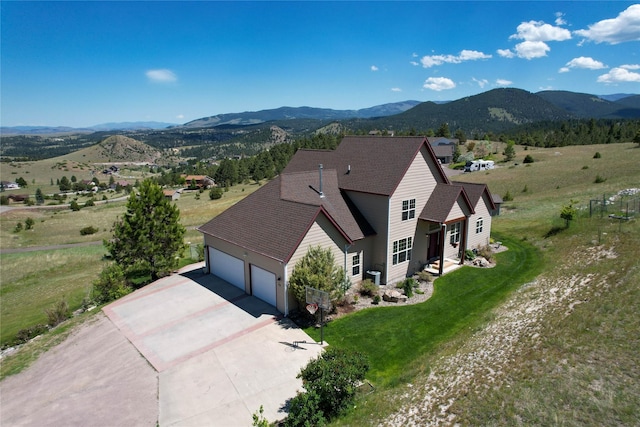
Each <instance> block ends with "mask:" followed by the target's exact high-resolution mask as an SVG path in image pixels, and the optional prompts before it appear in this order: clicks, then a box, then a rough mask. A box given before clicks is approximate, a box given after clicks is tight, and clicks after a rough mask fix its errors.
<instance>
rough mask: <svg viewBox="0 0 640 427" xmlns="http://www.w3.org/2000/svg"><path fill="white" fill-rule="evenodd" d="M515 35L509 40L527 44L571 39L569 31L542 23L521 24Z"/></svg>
mask: <svg viewBox="0 0 640 427" xmlns="http://www.w3.org/2000/svg"><path fill="white" fill-rule="evenodd" d="M516 31H517V33H516V34H513V35H512V36H511V37H509V38H510V39H522V40H525V41H528V42H550V41H563V40H569V39H571V31H569V30H567V29H566V28H560V27H554V26H553V25H549V24H545V23H544V22H543V21H529V22H523V23H521V24H520V25H518V27H517V28H516Z"/></svg>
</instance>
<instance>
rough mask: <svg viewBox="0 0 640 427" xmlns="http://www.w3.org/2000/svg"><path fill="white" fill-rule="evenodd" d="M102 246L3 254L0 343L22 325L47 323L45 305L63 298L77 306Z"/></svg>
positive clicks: (86, 292) (99, 259) (92, 276)
mask: <svg viewBox="0 0 640 427" xmlns="http://www.w3.org/2000/svg"><path fill="white" fill-rule="evenodd" d="M104 253H105V250H104V248H103V247H102V246H89V247H81V248H72V249H61V250H55V251H37V252H27V253H15V254H3V255H2V286H1V287H0V296H1V298H2V306H1V307H0V319H1V321H2V333H1V335H0V340H1V342H2V343H5V342H7V341H10V340H11V339H12V338H13V337H14V336H15V334H16V333H17V332H18V331H19V330H20V329H23V328H26V327H29V326H32V325H35V324H38V323H45V324H46V323H47V317H46V315H45V309H47V308H50V307H52V306H53V305H54V304H56V303H57V302H58V301H60V300H62V299H64V300H65V301H67V303H68V304H69V306H70V307H72V308H73V309H76V308H78V307H80V305H81V303H82V299H83V298H85V297H87V296H89V293H90V292H91V283H92V282H93V280H94V279H95V278H96V277H97V275H98V273H99V272H100V270H101V269H102V264H103V261H102V257H103V255H104Z"/></svg>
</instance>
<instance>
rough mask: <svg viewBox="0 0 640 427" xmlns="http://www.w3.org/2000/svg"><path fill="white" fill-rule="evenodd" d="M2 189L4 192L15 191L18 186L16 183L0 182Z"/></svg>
mask: <svg viewBox="0 0 640 427" xmlns="http://www.w3.org/2000/svg"><path fill="white" fill-rule="evenodd" d="M2 188H3V189H4V190H17V189H18V188H20V186H19V185H18V183H16V182H11V181H2Z"/></svg>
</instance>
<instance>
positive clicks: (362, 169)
mask: <svg viewBox="0 0 640 427" xmlns="http://www.w3.org/2000/svg"><path fill="white" fill-rule="evenodd" d="M423 146H424V147H426V149H427V151H428V152H429V153H430V156H431V158H432V159H433V160H434V167H435V168H436V170H435V171H434V174H435V175H439V178H440V180H441V182H446V183H448V182H449V180H448V178H447V176H446V175H445V173H444V171H443V170H442V168H441V167H440V165H439V164H438V161H437V157H436V156H435V154H434V152H433V149H432V147H431V145H430V144H428V143H427V139H426V138H425V137H422V136H420V137H385V136H345V137H344V138H343V139H342V142H341V143H340V145H338V148H336V149H335V150H334V151H327V150H299V151H298V152H297V153H296V155H295V156H294V157H293V159H292V160H291V161H290V162H289V164H288V165H287V167H286V168H285V169H284V172H285V173H287V172H301V171H309V170H315V169H317V168H318V165H319V164H322V165H323V166H324V167H325V169H335V170H336V172H337V174H338V183H339V186H340V188H341V189H342V190H346V191H358V192H363V193H373V194H380V195H386V196H389V195H391V194H393V192H394V191H395V189H396V188H397V186H398V184H400V181H401V180H402V178H403V177H404V175H405V173H406V172H407V169H408V168H409V166H410V165H411V163H412V162H413V160H414V159H415V157H416V155H418V153H419V152H420V149H421V148H422V147H423Z"/></svg>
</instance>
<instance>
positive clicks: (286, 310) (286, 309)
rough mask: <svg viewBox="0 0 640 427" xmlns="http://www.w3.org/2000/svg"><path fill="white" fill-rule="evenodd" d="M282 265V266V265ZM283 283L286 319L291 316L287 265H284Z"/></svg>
mask: <svg viewBox="0 0 640 427" xmlns="http://www.w3.org/2000/svg"><path fill="white" fill-rule="evenodd" d="M280 265H282V264H280ZM282 281H283V282H284V317H287V316H289V286H288V285H289V280H288V277H287V265H286V264H284V271H283V273H282Z"/></svg>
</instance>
